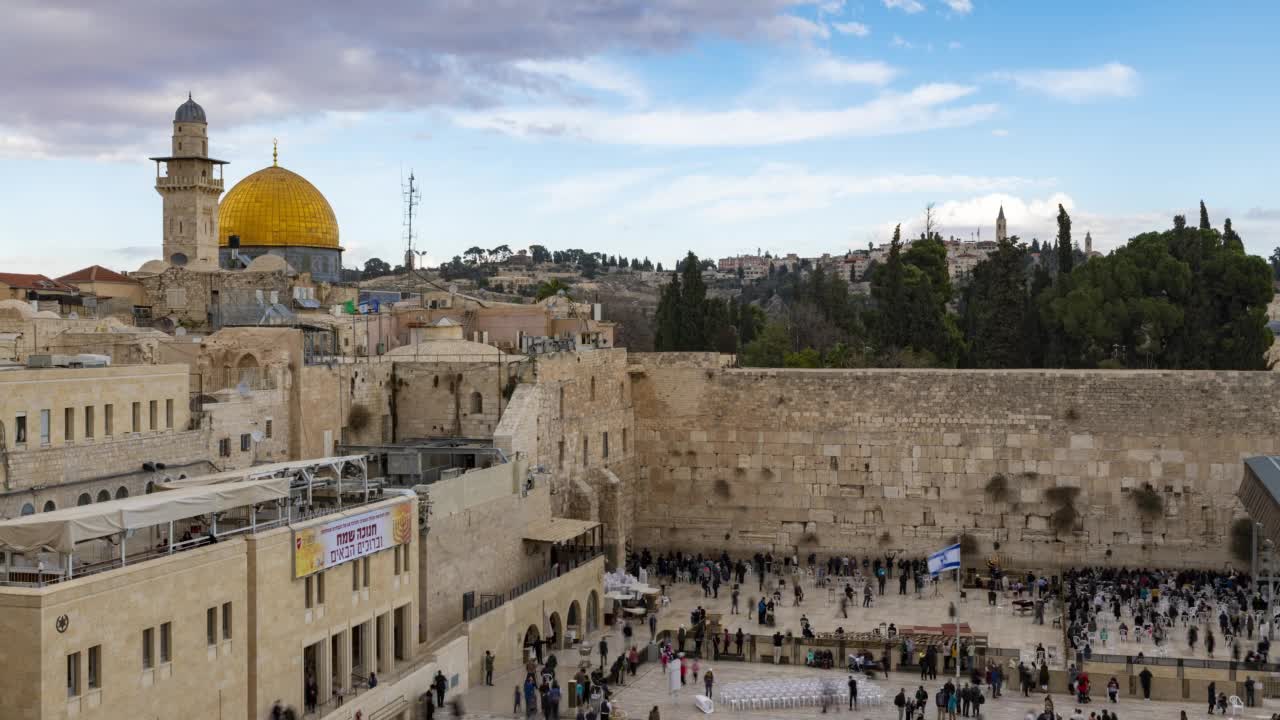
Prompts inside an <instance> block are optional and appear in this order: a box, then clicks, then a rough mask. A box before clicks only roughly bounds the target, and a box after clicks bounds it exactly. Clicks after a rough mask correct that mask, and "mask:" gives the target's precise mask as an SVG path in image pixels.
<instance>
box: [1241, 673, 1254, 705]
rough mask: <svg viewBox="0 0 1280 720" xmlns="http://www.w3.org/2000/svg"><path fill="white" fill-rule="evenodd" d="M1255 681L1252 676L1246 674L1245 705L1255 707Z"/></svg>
mask: <svg viewBox="0 0 1280 720" xmlns="http://www.w3.org/2000/svg"><path fill="white" fill-rule="evenodd" d="M1254 685H1255V682H1254V680H1253V677H1252V676H1246V677H1245V679H1244V706H1245V707H1253V706H1254V702H1253V697H1254V696H1253V689H1254Z"/></svg>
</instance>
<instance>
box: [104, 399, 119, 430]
mask: <svg viewBox="0 0 1280 720" xmlns="http://www.w3.org/2000/svg"><path fill="white" fill-rule="evenodd" d="M115 409H116V408H115V406H114V405H110V404H108V405H103V406H102V434H103V435H106V436H107V437H111V432H112V430H113V429H114V428H113V427H112V425H113V421H114V420H115V412H114V410H115Z"/></svg>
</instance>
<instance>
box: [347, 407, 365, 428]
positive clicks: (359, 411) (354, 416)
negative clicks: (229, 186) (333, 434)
mask: <svg viewBox="0 0 1280 720" xmlns="http://www.w3.org/2000/svg"><path fill="white" fill-rule="evenodd" d="M347 427H348V428H350V429H351V430H352V431H354V432H360V431H361V430H364V429H365V428H367V427H369V408H367V407H365V406H364V405H360V404H356V405H352V406H351V411H350V412H348V413H347Z"/></svg>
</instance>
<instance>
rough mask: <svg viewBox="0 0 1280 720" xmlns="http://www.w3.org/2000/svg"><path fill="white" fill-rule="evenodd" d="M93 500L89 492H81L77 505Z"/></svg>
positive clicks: (86, 503)
mask: <svg viewBox="0 0 1280 720" xmlns="http://www.w3.org/2000/svg"><path fill="white" fill-rule="evenodd" d="M92 502H93V498H91V497H89V493H80V497H79V498H78V499H77V500H76V505H77V506H83V505H88V504H89V503H92Z"/></svg>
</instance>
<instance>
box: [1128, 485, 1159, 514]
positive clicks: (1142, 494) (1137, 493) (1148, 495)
mask: <svg viewBox="0 0 1280 720" xmlns="http://www.w3.org/2000/svg"><path fill="white" fill-rule="evenodd" d="M1131 497H1132V499H1133V504H1134V505H1136V506H1137V507H1138V514H1140V515H1142V517H1143V518H1146V519H1147V520H1154V519H1156V518H1158V517H1160V516H1161V515H1163V514H1164V498H1163V497H1161V495H1160V493H1158V492H1156V489H1155V488H1153V487H1151V483H1142V487H1140V488H1135V489H1134V491H1133V492H1132V493H1131Z"/></svg>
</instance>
